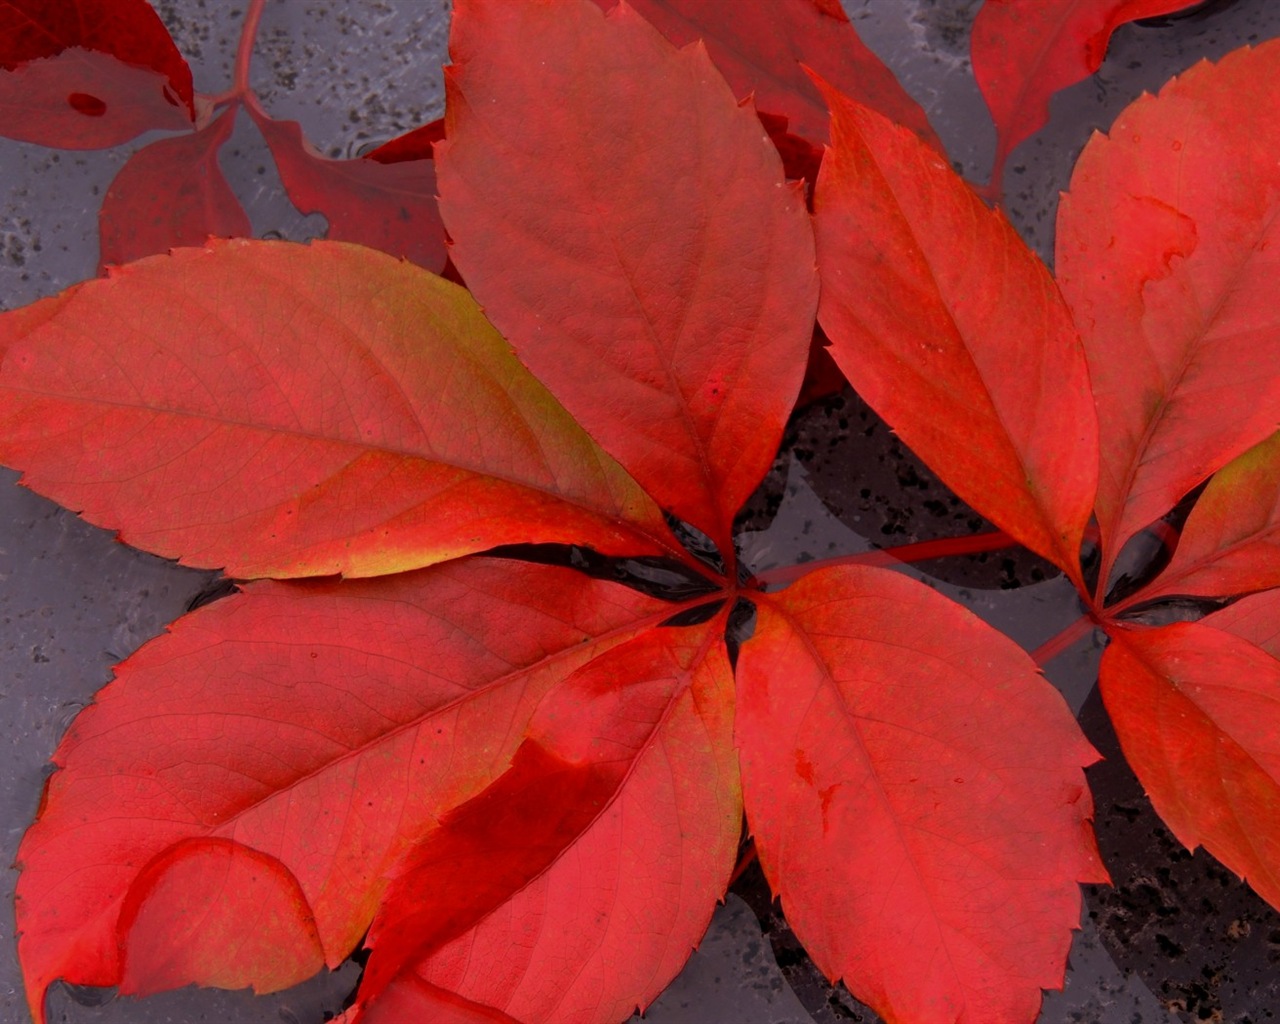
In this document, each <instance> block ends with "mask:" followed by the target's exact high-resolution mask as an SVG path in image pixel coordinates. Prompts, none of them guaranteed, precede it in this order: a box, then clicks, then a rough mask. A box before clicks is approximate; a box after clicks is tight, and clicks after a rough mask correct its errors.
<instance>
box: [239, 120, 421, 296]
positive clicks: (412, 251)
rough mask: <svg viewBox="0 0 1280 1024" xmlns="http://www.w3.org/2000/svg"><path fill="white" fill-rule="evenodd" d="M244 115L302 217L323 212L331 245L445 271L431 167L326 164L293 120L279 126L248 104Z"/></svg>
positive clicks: (415, 162)
mask: <svg viewBox="0 0 1280 1024" xmlns="http://www.w3.org/2000/svg"><path fill="white" fill-rule="evenodd" d="M249 112H250V113H251V114H252V115H253V119H254V122H255V123H256V124H257V125H258V128H259V130H260V131H261V132H262V134H263V137H264V138H266V140H267V145H268V146H270V147H271V155H272V157H274V159H275V162H276V167H277V168H279V170H280V180H281V181H282V182H283V183H284V187H285V190H286V191H287V192H288V193H289V199H290V200H291V201H292V202H293V205H294V206H296V207H297V208H298V209H299V210H301V211H302V212H303V213H320V214H323V215H324V217H325V219H326V220H328V222H329V233H328V235H327V237H328V238H329V240H330V241H338V242H356V243H358V244H360V245H367V246H370V247H371V248H374V249H380V250H381V251H382V252H385V253H390V254H391V255H392V256H403V257H404V258H405V259H407V260H411V261H412V262H414V263H416V264H418V266H420V267H426V268H427V269H428V270H430V271H432V272H436V273H438V272H439V271H441V270H443V269H444V262H445V248H444V226H443V225H442V224H441V223H440V211H439V209H438V208H437V205H436V174H435V166H434V164H433V163H432V162H430V161H428V160H422V159H418V160H406V159H396V160H391V161H381V160H378V159H372V160H365V159H358V160H330V159H327V158H326V157H323V156H321V155H320V154H319V153H317V152H316V151H315V149H313V148H312V146H311V144H310V143H309V142H307V140H306V139H305V138H303V135H302V126H301V125H300V124H298V122H297V121H276V120H274V119H273V118H270V117H266V116H265V115H263V114H260V113H258V112H257V111H256V110H255V109H254V108H253V107H252V106H251V107H250V108H249ZM428 127H430V126H428ZM406 145H407V143H406ZM375 152H376V151H375Z"/></svg>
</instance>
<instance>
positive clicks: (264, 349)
mask: <svg viewBox="0 0 1280 1024" xmlns="http://www.w3.org/2000/svg"><path fill="white" fill-rule="evenodd" d="M0 395H2V396H3V399H2V401H3V404H2V405H0V459H2V460H3V461H4V462H5V463H7V464H10V465H13V466H15V467H17V468H21V469H25V470H26V475H25V476H24V478H23V482H24V483H26V484H27V485H28V486H30V487H32V488H33V489H34V490H37V491H39V492H40V493H42V494H45V495H48V496H49V497H52V498H54V499H55V500H56V501H59V502H61V503H62V504H64V505H67V506H68V507H70V508H74V509H77V510H79V511H81V513H82V514H83V515H84V517H85V518H86V519H88V520H89V521H90V522H93V523H96V524H98V525H101V526H107V527H110V528H115V529H119V530H120V535H121V538H122V539H123V540H125V541H126V542H127V543H130V544H133V545H135V546H137V547H142V548H145V549H147V550H150V551H154V552H155V553H157V554H161V555H164V556H166V557H170V558H179V559H181V560H182V561H183V562H184V563H186V564H189V565H204V566H215V567H216V566H225V567H226V569H227V572H228V573H229V574H230V575H233V576H240V577H247V576H260V575H271V576H288V575H294V576H297V575H323V574H327V573H335V572H341V573H344V574H347V575H355V576H367V575H375V574H378V573H385V572H397V571H401V570H404V569H410V568H415V567H418V566H421V565H426V564H430V563H431V562H434V561H440V560H443V559H446V558H452V557H456V556H458V555H461V554H466V553H468V552H472V551H479V550H484V549H486V548H490V547H493V546H494V545H497V544H507V543H523V542H538V541H558V542H562V543H573V544H586V545H590V546H593V547H595V548H597V549H598V550H600V551H601V552H605V553H612V554H640V553H645V552H649V553H659V552H663V551H664V550H668V549H670V550H674V549H676V548H677V544H676V542H675V540H674V539H673V538H671V537H670V534H669V532H668V531H667V528H666V526H665V524H664V522H663V520H662V517H661V513H660V512H659V511H658V509H657V508H656V507H655V506H654V505H653V503H652V501H651V500H650V499H649V498H648V497H647V496H646V495H645V494H644V493H643V492H642V491H640V489H639V488H638V487H637V486H636V485H635V483H634V482H633V481H632V480H631V479H630V478H629V477H627V475H626V474H625V473H624V472H623V471H622V470H621V468H620V467H618V466H617V465H616V464H615V463H614V462H613V461H612V460H611V459H610V458H609V457H608V456H607V455H605V454H604V452H602V451H600V449H599V448H597V447H596V446H595V444H594V443H593V442H592V441H591V440H590V439H589V438H588V437H587V436H586V435H585V434H584V433H582V431H581V428H579V427H578V426H577V425H576V424H575V423H574V422H573V421H572V419H570V417H569V416H568V414H566V413H565V411H564V410H563V409H562V408H561V407H560V406H559V405H558V404H556V402H555V400H554V399H553V398H552V397H551V396H550V395H549V394H548V393H547V392H546V391H545V389H543V388H542V386H541V385H540V384H538V382H537V381H536V380H534V379H533V378H532V377H531V376H530V375H529V373H528V372H527V371H526V370H525V369H524V368H523V367H522V366H520V364H519V363H518V362H517V361H516V359H515V357H514V356H513V355H512V354H511V352H510V349H509V348H508V347H507V345H506V344H505V343H504V342H503V341H502V339H501V338H500V337H498V335H497V334H496V333H495V332H494V330H493V329H492V328H491V327H490V326H489V324H488V323H487V322H486V321H485V320H484V318H483V317H482V316H481V314H480V312H479V310H478V309H477V308H476V306H475V303H474V301H473V300H472V299H471V297H470V296H469V295H468V294H467V293H466V292H465V291H463V290H462V289H461V288H458V287H456V286H454V285H451V284H449V283H448V282H445V281H442V280H441V279H439V278H437V277H434V276H433V275H430V274H428V273H426V272H425V271H423V270H420V269H418V268H417V267H414V266H411V265H409V264H405V263H401V262H399V261H396V260H393V259H391V258H390V257H389V256H384V255H382V254H380V253H376V252H373V251H372V250H369V249H362V248H358V247H355V246H348V245H342V244H336V243H316V244H313V245H311V246H300V245H291V244H288V243H281V242H275V243H273V242H249V241H235V242H210V244H209V246H208V247H207V248H205V249H180V250H176V251H175V252H174V254H173V255H172V256H158V257H152V258H150V259H147V260H143V261H141V262H139V263H135V264H129V265H127V266H125V267H121V268H119V269H117V270H115V271H113V273H112V275H111V276H110V277H109V278H108V279H106V280H98V281H90V282H87V283H85V284H82V285H78V286H76V287H75V288H72V289H70V290H69V291H67V292H64V293H63V294H62V295H59V296H57V297H55V298H52V299H46V300H43V301H42V302H39V303H36V304H35V305H32V306H28V307H26V308H24V309H19V310H15V311H13V312H10V313H6V314H3V316H2V317H0Z"/></svg>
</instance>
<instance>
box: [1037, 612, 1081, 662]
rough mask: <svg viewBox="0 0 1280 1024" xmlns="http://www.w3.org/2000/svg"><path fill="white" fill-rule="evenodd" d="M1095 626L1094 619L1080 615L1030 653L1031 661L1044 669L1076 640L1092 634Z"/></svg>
mask: <svg viewBox="0 0 1280 1024" xmlns="http://www.w3.org/2000/svg"><path fill="white" fill-rule="evenodd" d="M1096 625H1097V622H1096V621H1095V619H1094V617H1093V616H1092V615H1090V614H1088V613H1085V614H1084V615H1081V616H1080V618H1078V619H1076V620H1075V621H1074V622H1072V623H1071V624H1070V625H1069V626H1067V627H1066V628H1065V629H1063V630H1061V631H1059V632H1058V633H1056V634H1055V635H1053V636H1051V637H1050V638H1049V639H1048V640H1046V641H1045V642H1044V643H1042V644H1041V645H1040V646H1039V647H1037V648H1036V649H1035V650H1034V651H1032V652H1031V660H1032V661H1034V662H1035V663H1036V664H1037V665H1038V666H1040V667H1041V668H1044V666H1045V665H1047V664H1048V663H1049V662H1051V661H1053V659H1054V658H1056V657H1057V656H1058V655H1059V654H1061V653H1062V652H1063V651H1065V650H1066V649H1067V648H1068V647H1070V646H1071V645H1072V644H1074V643H1075V642H1076V641H1077V640H1079V639H1081V638H1082V637H1084V636H1087V635H1088V634H1089V633H1090V632H1092V630H1093V628H1094V626H1096Z"/></svg>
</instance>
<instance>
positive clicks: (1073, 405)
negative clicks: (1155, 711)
mask: <svg viewBox="0 0 1280 1024" xmlns="http://www.w3.org/2000/svg"><path fill="white" fill-rule="evenodd" d="M822 88H823V93H824V95H825V96H826V97H827V101H828V103H829V104H830V106H831V116H832V130H831V134H832V148H831V150H830V151H829V152H828V153H827V156H826V158H825V159H824V161H823V164H822V171H821V173H820V174H819V176H818V184H817V189H816V191H815V196H814V205H815V221H814V225H815V233H816V235H817V244H818V264H819V271H820V273H821V275H822V302H821V306H820V308H819V310H818V318H819V320H820V322H821V324H822V327H823V329H824V330H825V331H826V333H827V336H828V337H829V338H830V339H831V354H832V356H833V357H834V358H835V360H836V362H837V364H839V366H840V368H841V369H842V370H843V371H844V373H845V376H847V377H848V378H849V381H850V382H851V383H852V384H853V386H854V387H855V388H857V390H858V393H859V394H860V395H861V396H862V397H863V398H865V399H866V401H867V403H868V404H869V405H870V406H871V407H872V408H873V409H875V410H876V412H877V413H879V414H880V416H882V417H883V418H884V419H885V420H886V421H888V423H889V425H890V426H891V427H892V428H893V429H894V431H895V432H896V433H898V434H899V435H900V436H901V437H902V438H903V440H904V441H906V443H907V444H908V445H910V446H911V449H912V450H913V451H914V452H916V454H918V455H919V456H920V457H921V458H922V459H924V460H925V462H927V463H928V464H929V466H930V467H931V468H932V469H933V470H934V471H935V472H936V473H937V474H938V475H939V476H940V477H941V478H942V480H943V481H944V482H945V483H946V484H947V486H949V487H950V488H951V489H952V490H954V491H955V492H956V493H957V494H958V495H960V497H962V498H963V499H964V500H965V501H967V502H968V503H969V504H970V505H972V506H973V507H974V508H976V509H977V510H978V511H980V512H981V513H982V514H983V515H985V516H986V517H987V518H988V519H990V520H991V521H992V522H994V523H996V524H997V525H998V526H999V527H1000V528H1001V529H1003V530H1005V531H1006V532H1007V533H1009V534H1011V535H1012V536H1013V537H1015V538H1017V539H1018V540H1019V541H1021V542H1022V543H1023V544H1025V545H1026V546H1027V547H1029V548H1031V549H1032V550H1033V551H1036V552H1038V553H1039V554H1041V555H1044V556H1045V557H1046V558H1049V559H1051V560H1052V561H1054V562H1056V563H1057V564H1058V565H1059V566H1061V567H1062V568H1063V569H1064V570H1065V571H1066V572H1067V573H1068V574H1069V575H1070V576H1071V577H1072V579H1074V580H1076V581H1077V582H1078V581H1079V579H1080V568H1079V552H1080V543H1081V540H1082V538H1083V535H1084V528H1085V524H1086V522H1087V521H1088V519H1089V515H1090V510H1091V507H1092V504H1093V496H1094V488H1095V484H1096V479H1097V458H1098V455H1097V452H1098V447H1097V446H1098V435H1097V423H1096V418H1095V416H1094V411H1093V403H1092V401H1091V399H1090V397H1089V378H1088V373H1087V371H1086V368H1085V360H1084V354H1083V352H1082V350H1081V347H1080V341H1079V338H1078V336H1077V334H1076V332H1075V329H1074V328H1073V327H1072V325H1071V318H1070V315H1069V314H1068V312H1067V309H1066V307H1065V305H1064V304H1063V302H1062V298H1061V297H1060V295H1059V294H1058V290H1057V288H1056V287H1055V286H1054V283H1053V280H1052V278H1051V277H1050V276H1049V272H1048V271H1047V270H1046V269H1045V268H1044V266H1043V265H1042V264H1041V263H1040V262H1039V260H1037V259H1036V257H1035V255H1034V254H1033V253H1032V252H1031V251H1030V250H1029V249H1028V248H1027V247H1026V245H1025V244H1023V242H1022V241H1021V239H1019V238H1018V236H1017V233H1016V232H1015V231H1014V229H1013V228H1012V227H1011V226H1010V224H1009V223H1008V221H1006V220H1005V219H1004V217H1003V216H1002V215H1001V214H999V213H997V212H992V211H990V210H988V209H987V208H986V207H985V206H984V205H983V203H982V201H981V200H979V199H978V197H977V196H976V195H975V194H974V193H973V192H972V190H971V189H969V187H968V186H967V185H965V184H964V183H963V182H962V181H961V180H960V179H959V178H958V177H957V176H956V175H955V173H954V172H953V171H952V170H951V168H950V167H948V166H947V165H946V163H945V162H944V161H943V160H942V159H941V158H940V157H939V156H938V155H937V154H936V153H935V152H934V151H933V150H931V149H929V148H928V147H926V146H924V145H923V144H922V143H921V142H920V141H919V140H918V139H917V138H916V137H915V136H914V135H912V134H911V133H910V132H908V131H907V130H906V129H903V128H900V127H898V126H896V125H894V124H892V123H891V122H889V121H887V120H886V119H885V118H883V117H882V116H880V115H879V114H877V113H875V112H874V111H872V110H869V109H868V108H866V107H863V106H861V105H860V104H857V103H855V102H853V101H852V100H850V99H848V98H847V97H844V96H841V95H840V94H839V93H838V92H836V91H835V90H834V89H832V88H831V87H829V86H826V85H825V84H824V85H823V87H822Z"/></svg>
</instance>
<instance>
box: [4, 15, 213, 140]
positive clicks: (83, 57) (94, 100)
mask: <svg viewBox="0 0 1280 1024" xmlns="http://www.w3.org/2000/svg"><path fill="white" fill-rule="evenodd" d="M194 115H195V108H194V105H193V93H192V84H191V69H190V68H189V67H188V66H187V62H186V61H185V60H183V58H182V54H180V53H179V52H178V48H177V47H176V46H174V44H173V40H172V39H171V38H170V37H169V31H168V29H166V28H165V27H164V23H163V22H162V21H161V20H160V18H159V17H158V16H157V15H156V12H155V10H154V9H153V8H152V7H151V5H150V4H148V3H147V2H146V0H4V3H2V4H0V135H7V136H8V137H9V138H12V139H21V140H22V141H23V142H34V143H37V144H39V145H42V146H57V147H60V148H63V149H101V148H104V147H107V146H115V145H118V144H119V143H121V142H127V141H128V140H129V139H131V138H133V137H134V136H135V135H138V134H139V133H141V132H144V131H147V130H149V129H152V128H168V129H173V130H176V129H182V128H189V127H190V126H191V121H192V119H193V117H194Z"/></svg>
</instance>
